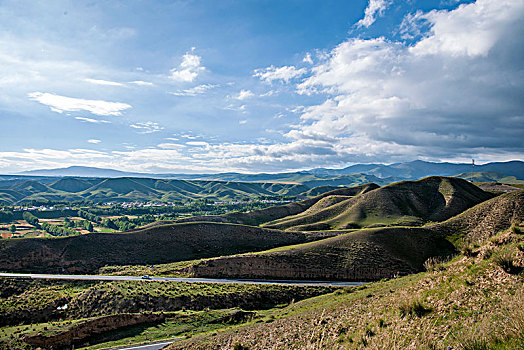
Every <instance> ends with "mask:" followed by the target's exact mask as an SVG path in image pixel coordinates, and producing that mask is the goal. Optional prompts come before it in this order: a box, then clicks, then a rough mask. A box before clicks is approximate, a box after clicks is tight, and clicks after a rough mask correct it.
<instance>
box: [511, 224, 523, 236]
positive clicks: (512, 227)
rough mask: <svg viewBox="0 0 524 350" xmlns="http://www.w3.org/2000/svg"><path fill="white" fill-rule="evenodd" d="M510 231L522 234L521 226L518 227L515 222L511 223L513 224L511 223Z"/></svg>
mask: <svg viewBox="0 0 524 350" xmlns="http://www.w3.org/2000/svg"><path fill="white" fill-rule="evenodd" d="M511 232H513V233H515V234H517V235H520V234H522V230H521V228H520V227H519V225H517V224H513V225H511Z"/></svg>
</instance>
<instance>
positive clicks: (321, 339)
mask: <svg viewBox="0 0 524 350" xmlns="http://www.w3.org/2000/svg"><path fill="white" fill-rule="evenodd" d="M522 230H523V228H522V227H521V228H518V226H514V229H512V230H507V231H505V232H502V233H498V234H497V235H494V236H491V237H490V238H489V239H487V240H485V241H483V242H481V243H480V246H479V247H477V248H475V249H474V250H473V251H472V252H471V253H470V254H468V256H464V255H459V256H457V257H456V258H454V259H453V260H452V261H450V262H448V263H438V262H432V263H428V264H427V265H426V267H427V269H428V271H427V272H423V273H419V274H417V275H410V276H405V277H401V278H396V279H391V280H386V281H381V282H376V283H371V284H369V285H366V286H363V287H359V288H356V289H350V288H348V289H346V290H345V291H342V290H341V291H337V292H335V293H333V294H328V295H324V296H319V297H316V298H312V299H308V300H304V301H301V302H298V303H295V304H292V305H290V306H288V307H286V308H284V309H281V310H273V311H272V312H270V313H267V314H265V317H264V318H263V319H254V320H253V321H252V322H250V323H248V324H247V325H241V326H234V327H231V328H229V329H225V330H223V331H222V332H214V333H208V334H204V335H201V336H197V337H193V338H191V339H188V340H183V341H180V342H176V343H173V344H172V345H170V346H169V348H168V349H169V350H175V349H206V350H207V349H232V348H236V349H251V350H253V349H439V350H440V349H506V350H510V349H522V348H524V309H523V308H522V305H524V289H523V288H522V285H523V283H524V275H523V273H522V271H523V270H524V235H523V234H522ZM508 264H511V265H512V266H513V267H514V268H513V269H508V268H507V267H508Z"/></svg>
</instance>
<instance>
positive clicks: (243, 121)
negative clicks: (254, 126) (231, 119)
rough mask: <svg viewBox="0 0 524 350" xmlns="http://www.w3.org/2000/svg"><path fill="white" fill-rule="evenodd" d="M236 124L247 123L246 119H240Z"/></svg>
mask: <svg viewBox="0 0 524 350" xmlns="http://www.w3.org/2000/svg"><path fill="white" fill-rule="evenodd" d="M238 124H240V125H242V124H247V120H246V119H244V120H240V121H239V122H238Z"/></svg>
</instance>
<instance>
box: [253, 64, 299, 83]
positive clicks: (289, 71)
mask: <svg viewBox="0 0 524 350" xmlns="http://www.w3.org/2000/svg"><path fill="white" fill-rule="evenodd" d="M254 73H255V74H253V76H255V77H258V78H260V80H263V81H265V82H266V83H272V82H273V81H275V80H281V81H284V82H286V83H289V81H290V80H291V79H294V78H298V77H301V76H303V75H304V74H306V73H307V69H306V68H300V69H297V68H296V67H295V66H284V67H278V68H277V67H275V66H270V67H267V68H265V69H255V71H254Z"/></svg>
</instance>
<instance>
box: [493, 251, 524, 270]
mask: <svg viewBox="0 0 524 350" xmlns="http://www.w3.org/2000/svg"><path fill="white" fill-rule="evenodd" d="M514 261H515V259H514V257H513V256H512V255H511V253H510V252H504V253H502V254H500V255H497V256H496V257H495V258H493V262H494V263H495V265H497V266H499V267H500V268H501V269H502V270H504V271H505V272H507V273H509V274H517V273H519V272H520V271H521V270H522V268H521V267H519V266H515V264H514Z"/></svg>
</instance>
